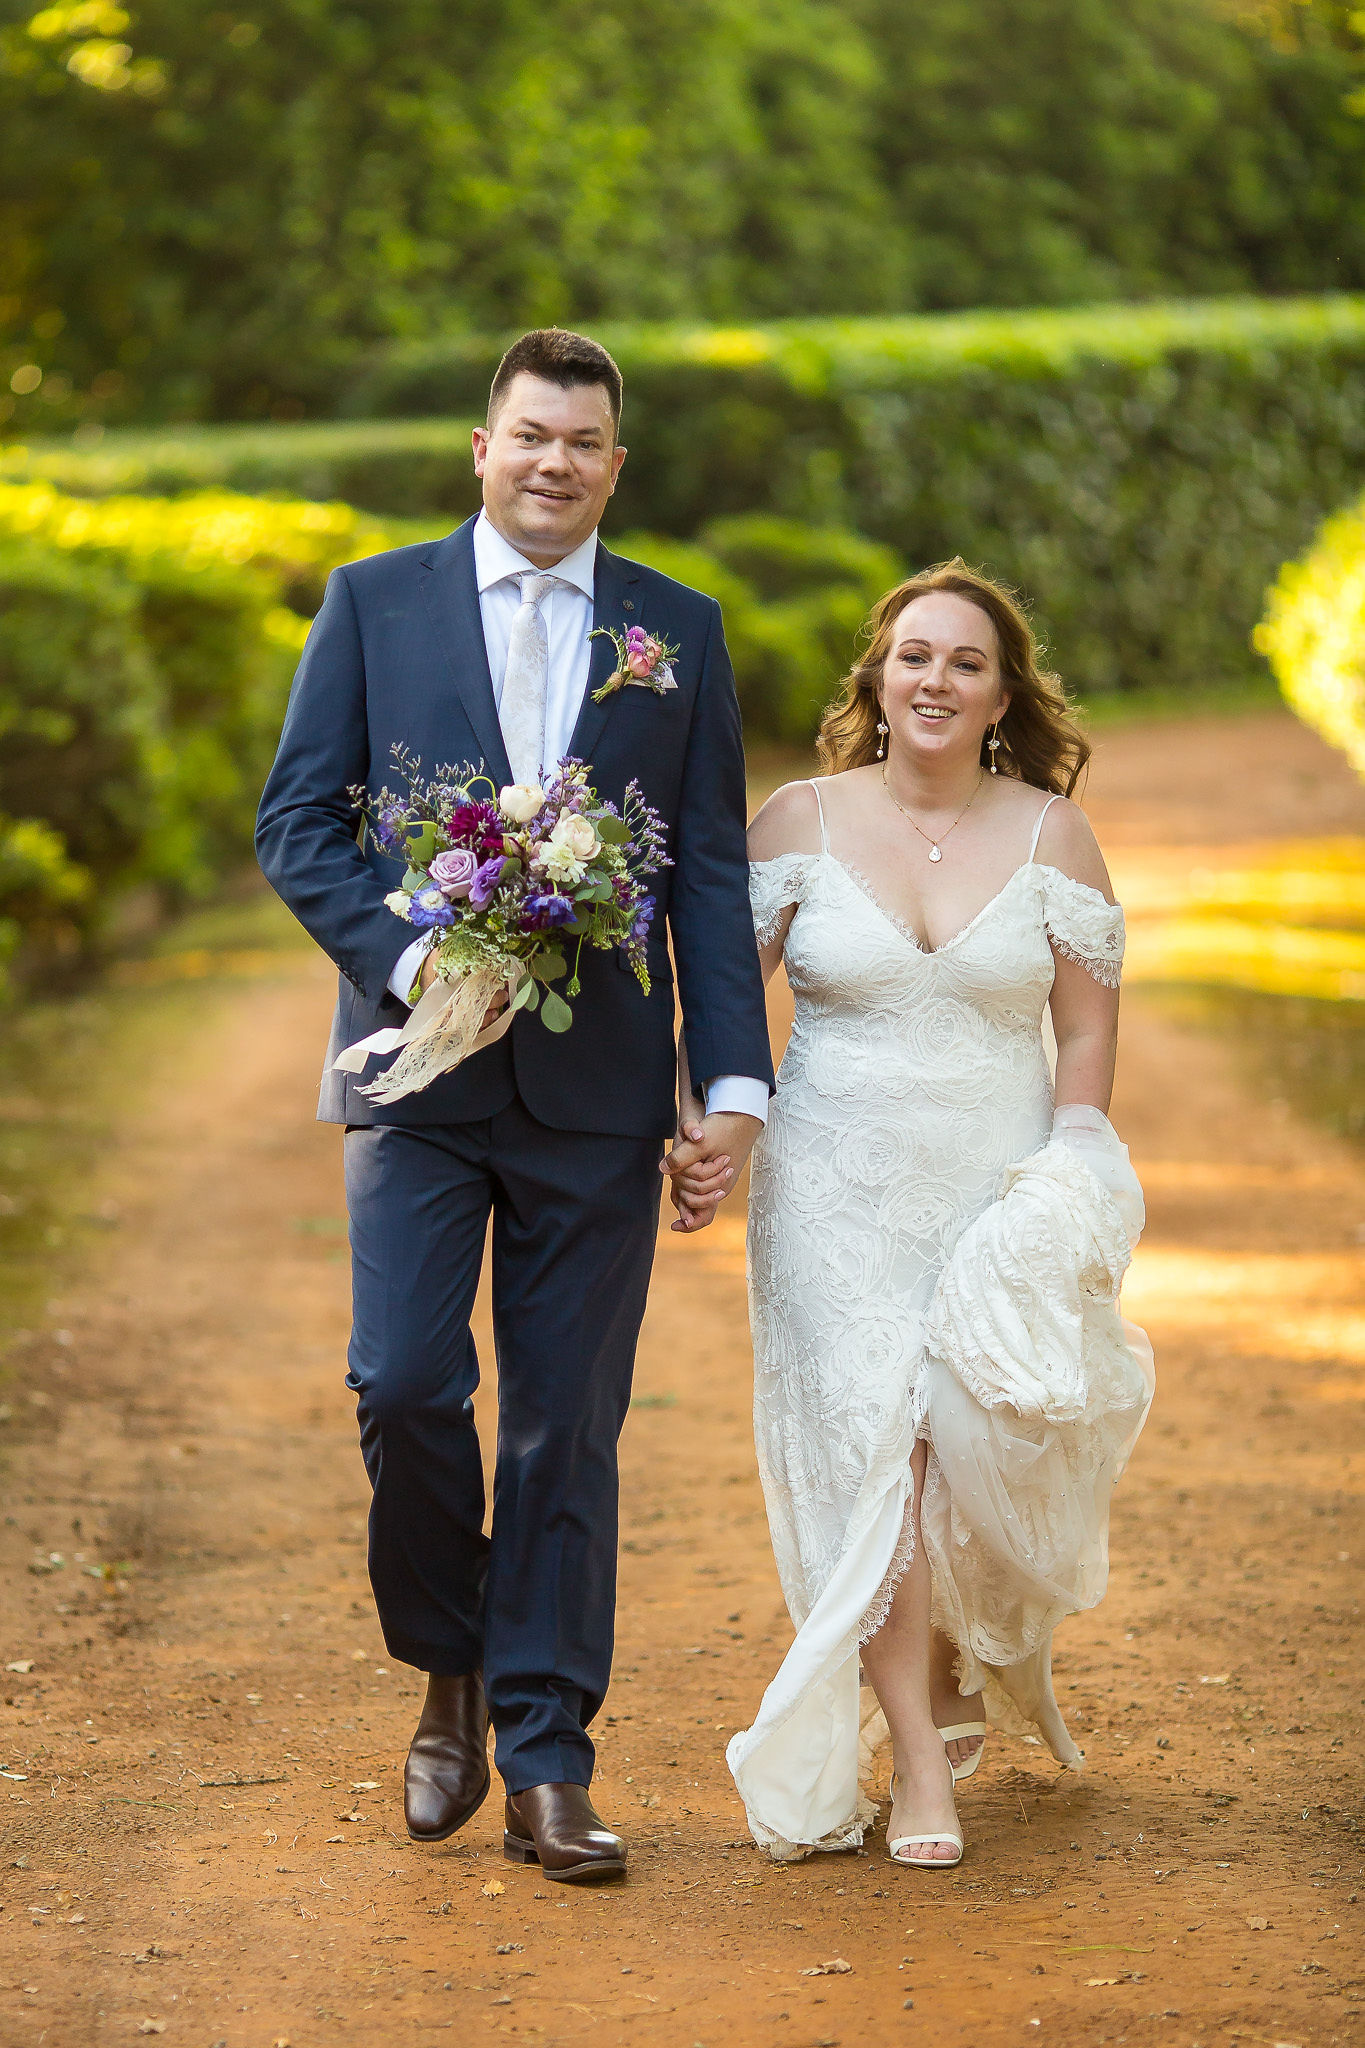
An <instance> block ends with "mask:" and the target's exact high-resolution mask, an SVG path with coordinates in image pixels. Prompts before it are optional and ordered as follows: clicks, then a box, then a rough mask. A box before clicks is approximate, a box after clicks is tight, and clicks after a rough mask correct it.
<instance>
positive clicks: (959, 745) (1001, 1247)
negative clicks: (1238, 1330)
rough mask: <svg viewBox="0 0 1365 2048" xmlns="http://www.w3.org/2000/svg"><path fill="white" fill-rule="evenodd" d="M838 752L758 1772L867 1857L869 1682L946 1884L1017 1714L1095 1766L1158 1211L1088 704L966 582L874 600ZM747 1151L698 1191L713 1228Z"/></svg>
mask: <svg viewBox="0 0 1365 2048" xmlns="http://www.w3.org/2000/svg"><path fill="white" fill-rule="evenodd" d="M820 750H821V756H822V760H823V763H824V765H825V766H826V767H827V769H828V771H829V772H828V773H827V774H826V775H825V776H824V777H822V778H821V779H820V780H819V781H815V782H797V783H790V784H788V785H787V787H785V788H783V789H780V790H778V792H777V793H776V795H775V796H773V797H772V798H771V799H770V800H769V801H768V803H766V804H765V805H764V807H763V809H762V810H761V811H760V812H759V814H758V816H757V817H756V818H755V820H754V822H753V825H752V827H751V828H750V835H749V842H750V856H751V861H752V867H751V882H752V895H753V903H754V913H755V921H756V925H757V931H758V939H759V947H760V953H761V957H762V963H763V969H764V973H765V976H771V975H772V974H773V973H774V971H775V970H776V967H777V964H778V962H779V961H780V960H781V961H785V965H786V971H787V975H788V978H789V980H790V982H791V986H792V989H793V991H794V995H795V1006H796V1011H795V1024H794V1027H793V1031H792V1035H791V1041H790V1044H789V1047H788V1050H787V1054H786V1057H785V1059H784V1061H783V1064H782V1070H781V1074H780V1076H779V1081H778V1090H777V1097H776V1101H775V1103H774V1105H773V1113H772V1117H771V1120H770V1122H769V1124H768V1127H767V1130H766V1132H765V1133H764V1135H763V1137H762V1139H761V1140H760V1142H759V1145H758V1147H757V1149H756V1151H755V1154H754V1166H753V1175H752V1187H751V1193H750V1211H749V1214H750V1222H749V1271H750V1307H751V1315H752V1320H753V1336H754V1362H755V1428H756V1436H757V1443H758V1453H759V1462H760V1467H761V1471H762V1478H763V1485H764V1491H765V1497H766V1501H767V1507H768V1515H769V1521H770V1524H771V1529H772V1537H773V1545H774V1550H775V1552H776V1557H777V1563H778V1569H779V1573H780V1575H781V1579H782V1585H783V1591H784V1593H785V1596H786V1600H787V1604H788V1607H789V1609H790V1612H791V1615H792V1619H793V1621H794V1623H795V1625H796V1630H797V1633H796V1639H795V1641H794V1642H793V1644H792V1646H791V1649H790V1651H789V1652H788V1654H787V1656H786V1658H785V1660H784V1662H783V1664H782V1667H781V1669H780V1670H779V1671H778V1673H777V1675H776V1677H775V1678H774V1679H773V1681H772V1683H771V1685H770V1686H769V1688H768V1691H767V1693H766V1695H765V1697H764V1700H763V1703H762V1707H761V1709H760V1711H759V1714H758V1718H757V1719H756V1721H755V1722H754V1725H753V1726H752V1727H751V1728H749V1729H748V1730H746V1731H745V1732H744V1733H742V1734H740V1735H737V1736H735V1737H734V1739H733V1741H732V1742H731V1743H730V1746H729V1751H728V1758H729V1763H730V1767H731V1769H732V1771H733V1773H734V1776H735V1780H736V1783H737V1785H738V1787H739V1790H740V1793H741V1795H742V1796H743V1799H744V1801H745V1805H746V1809H747V1811H748V1816H749V1822H750V1826H751V1828H752V1831H753V1834H754V1838H755V1840H756V1841H757V1842H758V1843H759V1844H760V1845H761V1846H763V1847H764V1848H766V1849H767V1850H768V1851H769V1852H770V1853H771V1854H772V1855H773V1856H775V1857H777V1858H779V1859H784V1860H785V1859H788V1858H791V1857H793V1856H800V1855H805V1854H807V1853H809V1852H810V1851H811V1850H813V1849H846V1848H851V1847H855V1846H856V1845H857V1844H858V1843H860V1842H861V1840H862V1837H863V1831H864V1829H865V1827H866V1826H867V1824H868V1823H869V1821H870V1820H871V1818H872V1808H871V1806H870V1804H869V1803H868V1801H867V1799H866V1798H865V1797H864V1796H863V1794H862V1793H861V1791H860V1787H859V1745H860V1710H859V1677H860V1669H859V1667H860V1665H861V1677H862V1678H863V1679H864V1680H865V1681H866V1683H867V1684H868V1685H870V1687H871V1689H872V1693H873V1694H874V1695H875V1704H874V1703H873V1702H872V1701H871V1700H869V1702H868V1709H867V1713H866V1714H865V1715H864V1716H862V1717H861V1718H862V1720H863V1723H864V1725H863V1728H862V1731H861V1732H862V1737H863V1755H864V1758H865V1759H866V1757H867V1755H868V1751H869V1746H870V1745H869V1736H870V1735H871V1736H872V1737H874V1738H875V1737H876V1736H882V1737H884V1736H885V1734H886V1733H887V1732H889V1735H890V1740H891V1745H892V1752H893V1760H894V1775H893V1777H892V1810H891V1815H890V1820H889V1823H888V1827H887V1844H888V1849H889V1852H890V1854H891V1856H892V1857H893V1859H894V1860H896V1861H898V1862H901V1863H907V1864H914V1865H916V1866H919V1867H928V1868H942V1867H947V1866H949V1865H951V1864H953V1863H956V1862H957V1861H959V1860H960V1857H961V1853H962V1836H961V1829H960V1824H959V1821H958V1818H957V1813H956V1808H955V1805H954V1785H955V1783H956V1782H957V1781H958V1780H961V1779H964V1778H966V1777H969V1776H970V1775H971V1774H972V1772H974V1771H975V1769H976V1768H977V1765H978V1763H979V1762H980V1759H981V1751H982V1747H983V1744H984V1740H985V1736H986V1720H987V1717H988V1716H989V1718H990V1719H991V1720H993V1721H995V1722H997V1723H998V1724H1000V1725H1003V1726H1006V1727H1010V1728H1013V1729H1014V1730H1015V1731H1016V1732H1023V1731H1024V1730H1027V1729H1036V1730H1037V1731H1038V1732H1039V1733H1040V1734H1041V1736H1042V1737H1043V1739H1044V1740H1045V1741H1046V1742H1047V1743H1048V1745H1049V1746H1050V1748H1051V1749H1052V1751H1053V1754H1054V1755H1055V1756H1056V1757H1057V1759H1058V1760H1059V1762H1061V1763H1063V1764H1066V1765H1071V1766H1073V1767H1076V1766H1079V1764H1080V1762H1081V1756H1080V1752H1079V1750H1078V1749H1077V1748H1076V1746H1075V1744H1074V1743H1073V1742H1072V1740H1071V1738H1070V1736H1069V1735H1068V1733H1067V1731H1066V1728H1065V1725H1064V1723H1063V1721H1062V1718H1061V1715H1060V1713H1059V1711H1058V1708H1057V1703H1056V1699H1055V1696H1054V1694H1053V1689H1052V1679H1051V1633H1052V1629H1053V1626H1054V1625H1055V1623H1056V1622H1057V1621H1058V1620H1059V1619H1060V1618H1061V1616H1063V1615H1064V1614H1067V1613H1072V1612H1075V1611H1077V1610H1078V1609H1080V1608H1083V1607H1087V1606H1090V1605H1093V1604H1094V1602H1095V1601H1097V1600H1098V1599H1099V1598H1100V1596H1101V1594H1102V1592H1103V1589H1104V1581H1105V1576H1106V1570H1107V1524H1108V1500H1109V1494H1110V1491H1111V1489H1112V1486H1113V1483H1114V1480H1115V1479H1116V1477H1117V1476H1118V1473H1119V1472H1120V1470H1121V1469H1122V1466H1123V1464H1124V1462H1125V1460H1126V1458H1127V1456H1128V1454H1129V1452H1130V1450H1131V1449H1132V1446H1133V1443H1134V1441H1135V1440H1136V1437H1137V1434H1138V1431H1139V1430H1140V1428H1141V1426H1142V1422H1143V1420H1144V1418H1145V1415H1146V1411H1147V1406H1148V1403H1149V1401H1150V1398H1151V1386H1152V1381H1151V1369H1150V1359H1151V1354H1150V1350H1149V1349H1148V1347H1147V1345H1146V1340H1145V1338H1144V1337H1143V1335H1142V1333H1141V1332H1140V1331H1138V1330H1136V1329H1135V1328H1134V1327H1133V1326H1132V1325H1125V1324H1121V1323H1120V1321H1119V1317H1118V1313H1117V1296H1118V1288H1119V1283H1120V1281H1121V1279H1122V1275H1123V1270H1124V1268H1125V1266H1126V1264H1127V1261H1128V1257H1129V1252H1130V1246H1131V1244H1132V1243H1133V1242H1135V1241H1136V1236H1137V1232H1138V1231H1139V1230H1140V1228H1141V1225H1142V1199H1141V1190H1140V1189H1139V1188H1138V1185H1137V1182H1136V1180H1135V1178H1134V1176H1133V1174H1132V1170H1131V1168H1130V1167H1129V1165H1128V1163H1127V1151H1126V1148H1125V1147H1123V1146H1122V1145H1120V1144H1119V1142H1118V1140H1117V1138H1116V1137H1115V1135H1114V1133H1113V1130H1112V1128H1111V1126H1110V1125H1109V1123H1108V1121H1107V1118H1106V1116H1105V1114H1104V1112H1105V1111H1106V1109H1107V1108H1108V1104H1109V1097H1110V1089H1111V1085H1112V1081H1113V1072H1114V1056H1115V1045H1116V1038H1117V1024H1118V982H1119V970H1120V965H1121V962H1122V955H1123V913H1122V911H1121V910H1120V909H1119V908H1118V906H1117V905H1116V904H1115V903H1114V900H1113V895H1112V891H1111V889H1110V885H1109V877H1108V875H1107V873H1106V870H1105V865H1104V861H1103V859H1102V858H1101V855H1100V851H1099V848H1098V846H1097V845H1096V843H1095V839H1094V835H1093V834H1092V832H1091V830H1090V827H1089V825H1088V824H1087V822H1086V819H1085V816H1084V814H1083V813H1082V812H1081V811H1080V810H1079V809H1078V808H1077V806H1076V805H1075V804H1073V803H1071V802H1070V801H1068V793H1069V792H1070V791H1071V790H1072V789H1073V788H1074V787H1075V784H1076V780H1077V777H1078V775H1079V772H1080V770H1081V768H1082V767H1083V765H1084V763H1085V761H1086V759H1087V757H1088V754H1089V748H1088V746H1087V744H1086V742H1085V740H1084V739H1083V738H1082V737H1081V735H1080V733H1079V732H1078V730H1077V729H1076V727H1075V725H1074V724H1073V723H1072V721H1071V719H1070V717H1069V716H1068V713H1067V709H1066V702H1065V698H1064V696H1063V694H1062V691H1061V688H1060V685H1059V684H1058V682H1057V680H1056V679H1055V678H1054V677H1052V676H1050V675H1047V674H1045V673H1041V672H1040V670H1039V666H1038V661H1037V654H1036V649H1035V645H1034V641H1033V636H1032V633H1031V631H1030V628H1029V625H1028V622H1027V620H1026V619H1025V617H1024V615H1023V613H1022V612H1021V611H1020V609H1019V607H1018V606H1017V605H1016V603H1015V602H1014V601H1013V599H1012V598H1011V597H1010V596H1009V594H1008V593H1007V592H1006V591H1005V590H1003V589H1001V588H1000V587H999V586H997V585H996V584H994V583H992V582H990V581H989V580H987V579H986V578H985V577H983V576H980V575H977V574H975V573H973V572H971V571H970V570H968V569H967V568H966V567H965V566H964V565H963V564H962V563H961V562H953V563H951V564H948V565H946V566H944V567H940V568H937V569H933V570H930V571H928V572H926V573H925V574H923V575H919V576H916V577H913V578H912V579H911V580H910V581H908V582H906V583H903V584H901V585H900V586H899V587H898V588H897V589H895V590H893V591H891V592H890V593H889V594H888V595H887V596H886V597H884V598H883V599H882V601H881V602H880V604H879V605H878V606H877V608H876V610H875V611H874V613H873V616H872V621H871V639H870V643H869V645H868V648H867V652H866V654H865V655H864V656H863V657H862V659H861V660H860V661H859V662H858V664H857V666H856V667H855V668H854V669H853V671H852V673H851V674H850V676H849V677H848V678H847V681H846V683H845V686H844V690H843V694H842V696H841V698H840V699H839V700H838V701H837V702H836V703H835V704H834V705H833V706H831V708H830V710H829V711H828V712H827V713H826V716H825V719H824V722H823V725H822V729H821V734H820ZM1048 1010H1050V1012H1051V1021H1052V1028H1053V1032H1054V1034H1055V1039H1056V1079H1055V1088H1054V1084H1053V1080H1052V1077H1051V1074H1050V1072H1049V1062H1048V1057H1047V1053H1046V1050H1045V1045H1044V1036H1043V1020H1044V1013H1045V1011H1048ZM725 1166H726V1162H724V1161H719V1162H713V1163H711V1164H710V1165H708V1164H706V1163H704V1162H703V1163H699V1164H695V1165H694V1166H693V1167H692V1168H691V1170H690V1171H676V1170H675V1181H674V1195H675V1200H676V1201H677V1202H678V1204H679V1207H680V1209H681V1210H682V1216H681V1218H680V1221H681V1222H682V1224H683V1226H684V1227H694V1228H695V1227H697V1226H698V1225H700V1224H701V1223H703V1222H705V1221H708V1220H709V1216H710V1214H711V1213H712V1212H713V1209H714V1204H715V1202H716V1200H718V1199H719V1197H720V1193H721V1192H722V1190H723V1187H724V1186H725V1185H728V1180H729V1176H728V1174H727V1173H725V1170H724V1169H725ZM878 1710H880V1711H878ZM882 1716H884V1722H883V1720H882V1718H881V1717H882ZM869 1720H870V1722H871V1726H870V1727H869V1725H868V1724H869Z"/></svg>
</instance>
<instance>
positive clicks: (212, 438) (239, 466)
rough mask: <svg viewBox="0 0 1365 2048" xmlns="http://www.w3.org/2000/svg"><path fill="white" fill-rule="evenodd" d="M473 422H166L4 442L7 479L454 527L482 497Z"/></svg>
mask: <svg viewBox="0 0 1365 2048" xmlns="http://www.w3.org/2000/svg"><path fill="white" fill-rule="evenodd" d="M486 397H487V394H486V393H485V398H486ZM478 410H479V412H480V413H482V410H483V405H482V401H481V402H480V406H479V408H478ZM472 424H473V422H472V421H469V420H447V419H440V420H428V419H419V420H337V421H318V422H312V421H309V422H307V423H304V424H302V425H297V426H296V425H289V426H269V427H160V428H157V429H155V430H154V431H152V432H142V433H138V432H115V433H107V434H102V435H100V437H99V439H98V440H97V441H95V442H94V443H93V445H92V444H89V443H78V442H77V441H61V442H51V441H40V442H35V443H33V444H32V445H31V446H25V445H22V444H13V445H11V446H10V447H8V448H3V449H0V481H3V482H8V483H48V484H52V485H54V486H55V487H56V489H57V490H59V491H64V492H67V493H69V494H70V495H72V496H74V497H83V498H104V497H110V496H113V495H114V494H116V493H124V492H128V493H131V492H137V493H143V494H150V495H152V496H158V495H159V496H165V497H176V496H179V495H180V494H181V493H183V492H187V491H210V490H222V491H241V492H246V493H251V494H257V493H259V494H261V495H265V496H269V495H271V494H273V493H277V492H283V493H285V494H286V495H287V496H289V497H290V498H316V499H322V500H337V499H340V500H345V501H346V502H347V504H348V505H364V506H367V507H368V508H369V509H370V510H371V512H377V513H383V514H386V515H388V516H390V517H393V518H399V519H403V518H410V517H411V518H422V517H424V516H425V517H427V518H430V516H431V514H433V513H438V514H444V515H446V517H447V518H448V520H449V523H450V524H451V525H452V526H453V525H458V523H459V521H460V520H462V519H466V518H468V516H469V514H470V513H471V512H475V511H477V510H478V507H479V503H480V497H479V483H478V479H477V477H476V476H475V475H474V469H473V463H472V459H471V456H470V448H469V432H470V427H471V425H472ZM87 431H88V430H87Z"/></svg>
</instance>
